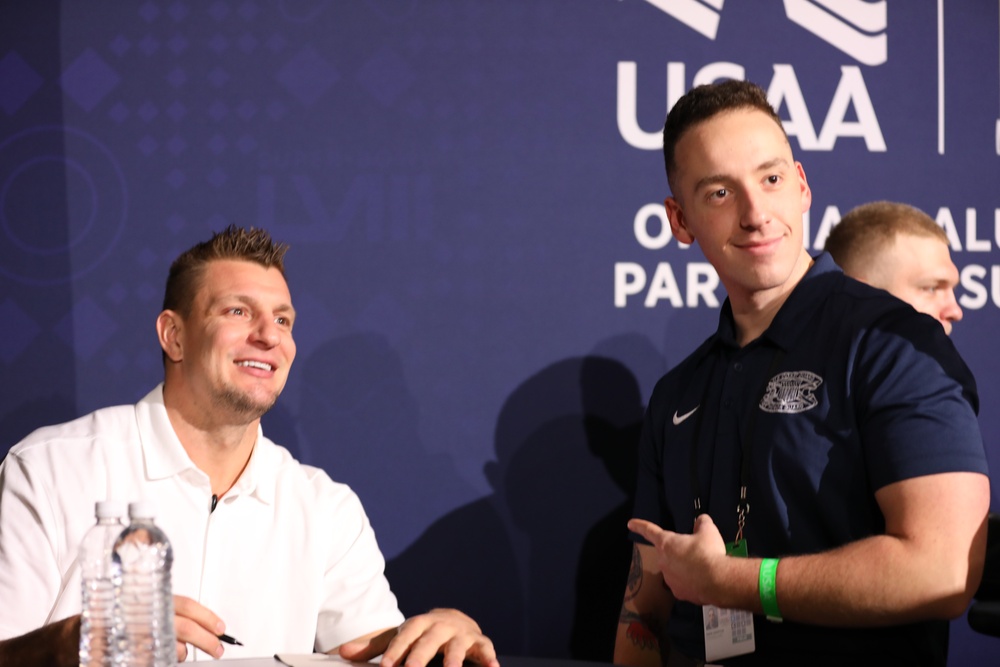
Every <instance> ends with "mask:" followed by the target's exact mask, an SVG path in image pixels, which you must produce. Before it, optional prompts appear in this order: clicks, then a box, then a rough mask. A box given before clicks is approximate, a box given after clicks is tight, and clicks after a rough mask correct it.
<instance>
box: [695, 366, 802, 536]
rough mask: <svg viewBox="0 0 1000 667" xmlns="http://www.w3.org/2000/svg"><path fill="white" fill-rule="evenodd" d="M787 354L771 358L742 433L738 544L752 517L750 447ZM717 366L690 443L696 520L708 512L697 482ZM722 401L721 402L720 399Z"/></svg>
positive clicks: (737, 519)
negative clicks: (773, 380)
mask: <svg viewBox="0 0 1000 667" xmlns="http://www.w3.org/2000/svg"><path fill="white" fill-rule="evenodd" d="M784 356H785V353H784V350H782V349H781V348H778V349H777V350H775V351H774V354H773V355H772V356H771V363H770V364H769V365H768V368H767V373H766V374H765V375H764V382H763V385H762V386H761V389H760V392H759V394H758V395H759V396H760V398H759V399H758V401H757V405H755V406H754V409H753V410H751V411H750V418H749V419H748V420H747V423H746V428H745V429H744V431H743V441H742V442H741V443H740V450H741V451H740V458H741V461H740V500H739V503H738V504H737V506H736V526H737V530H736V540H735V542H736V543H737V544H739V542H740V541H741V540H742V539H743V527H744V525H745V524H746V519H747V515H749V514H750V503H749V501H748V500H747V487H748V486H749V485H750V448H751V447H750V446H751V445H752V444H753V437H754V431H755V430H756V427H757V413H758V412H760V401H761V400H763V398H764V396H765V395H766V394H767V387H768V385H769V384H770V382H771V378H772V377H773V376H774V372H775V371H776V370H777V369H778V365H779V364H780V363H781V360H782V359H783V358H784ZM716 363H718V361H717V360H716V361H715V362H714V363H713V364H712V373H711V375H709V379H708V382H707V383H706V384H705V392H704V394H703V395H702V399H701V405H700V407H701V408H702V410H701V413H700V414H699V415H698V418H697V419H696V422H697V423H696V424H695V432H694V438H693V439H692V440H691V460H690V464H691V465H690V471H691V492H692V494H693V495H694V511H695V517H697V516H698V515H700V514H704V513H705V510H704V509H702V502H701V483H700V482H699V480H698V443H699V442H700V441H701V434H702V425H703V422H704V419H703V418H704V416H705V410H704V408H705V405H706V403H707V402H708V392H709V388H710V387H711V385H712V381H713V379H714V377H713V376H714V375H715V364H716ZM720 400H721V399H720ZM712 447H713V449H714V447H715V443H714V440H713V444H712Z"/></svg>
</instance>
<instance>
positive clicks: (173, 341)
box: [156, 310, 184, 362]
mask: <svg viewBox="0 0 1000 667" xmlns="http://www.w3.org/2000/svg"><path fill="white" fill-rule="evenodd" d="M183 331H184V320H183V319H181V316H180V315H179V314H178V313H176V312H174V311H172V310H164V311H163V312H162V313H160V315H159V317H157V318H156V337H157V339H158V340H159V341H160V347H162V348H163V353H164V354H165V355H167V359H170V360H171V361H175V362H176V361H181V360H182V359H183V358H184V346H183V345H182V341H181V338H182V336H181V334H182V333H183Z"/></svg>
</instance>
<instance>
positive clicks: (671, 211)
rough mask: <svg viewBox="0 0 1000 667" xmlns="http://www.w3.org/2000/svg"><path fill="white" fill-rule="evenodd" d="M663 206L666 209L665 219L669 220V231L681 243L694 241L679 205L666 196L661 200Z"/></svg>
mask: <svg viewBox="0 0 1000 667" xmlns="http://www.w3.org/2000/svg"><path fill="white" fill-rule="evenodd" d="M663 207H664V208H665V209H667V219H668V220H670V233H671V234H673V235H674V238H675V239H677V240H678V241H679V242H681V243H687V244H688V245H691V244H692V243H694V236H693V235H692V234H691V232H690V230H688V227H687V220H686V219H685V217H684V211H683V210H682V209H681V205H680V204H679V203H678V202H677V200H676V199H674V198H673V197H667V199H666V200H665V201H664V202H663Z"/></svg>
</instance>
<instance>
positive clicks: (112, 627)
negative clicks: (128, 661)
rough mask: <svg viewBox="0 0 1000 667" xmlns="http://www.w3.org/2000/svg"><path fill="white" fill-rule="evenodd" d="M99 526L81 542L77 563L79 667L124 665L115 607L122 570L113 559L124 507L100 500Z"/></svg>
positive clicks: (90, 531) (91, 530)
mask: <svg viewBox="0 0 1000 667" xmlns="http://www.w3.org/2000/svg"><path fill="white" fill-rule="evenodd" d="M94 514H95V515H96V516H97V523H96V524H95V525H94V526H93V527H91V529H90V530H88V531H87V534H86V535H84V536H83V540H82V541H81V542H80V552H79V557H78V561H79V563H80V581H81V584H82V585H81V588H82V605H81V613H80V667H112V666H114V665H121V664H122V660H121V653H120V651H119V647H120V645H119V640H120V632H121V628H120V625H119V624H118V623H117V620H118V614H117V613H116V610H115V604H116V600H117V595H118V589H119V587H120V586H121V571H120V570H119V569H118V568H117V567H115V566H114V564H113V563H112V560H111V551H112V549H114V546H115V540H117V539H118V536H119V535H121V532H122V529H124V528H125V524H124V523H122V518H123V517H124V515H125V504H124V503H119V502H115V501H112V500H105V501H101V502H99V503H97V504H96V506H95V507H94Z"/></svg>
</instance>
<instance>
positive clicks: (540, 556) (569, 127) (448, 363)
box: [0, 0, 1000, 665]
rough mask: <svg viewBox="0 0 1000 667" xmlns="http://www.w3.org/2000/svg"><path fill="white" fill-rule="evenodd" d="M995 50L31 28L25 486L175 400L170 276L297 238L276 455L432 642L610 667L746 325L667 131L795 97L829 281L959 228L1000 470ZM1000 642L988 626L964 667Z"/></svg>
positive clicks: (781, 18) (633, 8)
mask: <svg viewBox="0 0 1000 667" xmlns="http://www.w3.org/2000/svg"><path fill="white" fill-rule="evenodd" d="M890 10H891V11H890ZM998 26H1000V6H998V3H997V2H989V1H986V0H949V2H947V3H944V2H942V1H941V0H938V1H937V2H934V1H932V0H913V1H911V2H897V3H893V4H892V6H891V7H890V6H889V3H888V2H887V0H853V1H851V2H830V1H829V0H784V1H779V0H760V1H759V2H752V3H747V2H733V1H730V2H724V0H493V1H487V0H204V1H201V0H100V1H98V0H75V1H69V0H67V1H65V2H57V1H56V0H33V1H32V2H5V3H2V4H0V341H2V344H0V370H2V373H3V379H4V381H3V382H2V383H0V451H6V449H7V448H8V447H9V446H10V445H12V444H14V443H15V442H16V441H17V440H18V439H20V438H21V437H23V436H24V435H26V434H27V433H28V432H30V431H31V430H32V429H34V428H36V427H38V426H40V425H43V424H48V423H54V422H58V421H63V420H66V419H69V418H72V417H74V416H77V415H80V414H83V413H85V412H88V411H91V410H93V409H96V408H99V407H103V406H106V405H112V404H120V403H130V402H134V401H136V400H137V399H139V398H140V397H141V396H143V395H144V394H145V393H146V392H147V391H148V390H149V389H150V388H151V387H152V386H153V385H154V384H155V383H156V382H158V381H159V380H160V379H161V377H162V367H161V360H160V350H159V348H158V345H157V343H156V338H155V331H154V327H153V323H154V319H155V317H156V315H157V313H158V311H159V307H160V303H161V300H162V290H163V284H164V281H165V278H166V273H167V268H168V266H169V263H170V261H171V260H172V259H173V258H174V257H175V256H176V255H177V254H178V253H179V252H180V251H182V250H183V249H185V248H187V247H189V246H191V245H193V244H194V243H195V242H198V241H200V240H204V239H206V238H208V237H209V236H210V234H211V233H212V232H213V231H216V230H219V229H221V228H222V227H224V226H225V225H227V224H229V223H238V224H243V225H255V226H263V227H266V228H267V229H269V230H270V231H271V232H272V234H273V235H274V236H275V237H276V238H277V239H279V240H282V241H286V242H288V243H289V244H290V245H291V246H292V248H291V251H290V253H289V255H288V258H287V261H288V275H289V282H290V286H291V289H292V294H293V297H294V301H295V306H296V309H297V311H298V313H299V318H298V324H297V325H296V340H297V343H298V360H297V362H296V364H295V369H293V371H292V374H291V378H290V380H289V383H288V386H287V389H286V391H285V393H284V395H283V396H282V398H281V400H280V401H279V404H278V406H277V407H276V408H275V409H274V410H273V411H272V412H271V413H270V414H268V415H267V416H266V417H265V418H264V428H265V430H266V431H267V433H268V434H269V435H270V436H271V437H272V438H273V439H275V440H276V441H278V442H280V443H282V444H284V445H285V446H287V447H288V448H289V449H290V450H292V452H293V453H294V454H295V455H297V456H298V457H299V458H300V459H302V460H303V461H305V462H307V463H310V464H314V465H318V466H321V467H323V468H325V469H326V470H327V471H328V472H329V474H330V475H331V476H332V477H333V478H334V479H335V480H338V481H343V482H346V483H349V484H350V485H351V486H352V487H353V488H354V489H355V490H356V491H357V492H358V493H359V495H360V496H361V498H362V500H363V501H364V503H365V506H366V508H367V510H368V512H369V514H370V516H371V518H372V521H373V524H374V526H375V529H376V532H377V534H378V535H379V539H380V544H381V546H382V548H383V550H384V551H385V554H386V557H387V558H388V559H389V565H388V570H389V576H390V580H391V582H392V584H393V587H394V588H395V589H396V590H397V592H398V594H399V597H400V601H401V604H402V606H403V609H404V611H405V612H407V613H413V612H417V611H423V610H424V609H426V608H427V607H430V606H432V605H449V606H460V607H463V608H464V609H465V610H467V611H469V612H470V613H471V614H473V615H474V616H476V617H477V618H478V619H479V620H480V621H481V622H482V625H483V627H484V628H485V629H486V630H487V631H488V632H489V633H490V634H492V635H493V636H494V638H495V639H496V643H497V646H498V649H499V651H500V652H501V653H504V654H508V655H516V654H533V655H537V656H573V657H577V658H586V659H593V660H607V659H610V656H611V647H612V644H613V639H614V633H615V628H616V624H617V616H618V611H619V608H620V605H621V599H622V593H623V590H624V578H625V574H626V571H627V568H628V558H629V549H630V546H629V543H628V542H627V539H626V528H625V520H626V519H627V518H628V515H629V502H630V494H631V487H632V480H633V478H634V474H635V470H634V456H635V451H634V450H635V443H636V439H637V434H638V424H639V422H640V420H641V417H642V411H643V406H644V403H645V401H646V400H647V399H648V397H649V395H650V393H651V391H652V387H653V384H654V383H655V381H656V380H657V379H658V378H659V377H660V376H661V375H662V374H663V373H664V372H666V371H667V370H668V369H670V368H671V367H672V366H673V365H675V364H676V363H677V362H679V361H680V360H681V359H683V358H684V357H685V356H686V355H687V354H688V353H689V352H690V351H692V350H693V349H694V348H695V347H696V346H697V344H698V343H700V342H701V340H703V339H704V338H705V337H706V336H708V335H709V334H710V333H711V332H712V331H714V328H715V324H716V321H717V318H718V310H719V306H720V304H721V302H722V301H723V300H724V298H725V294H724V290H723V289H722V287H721V286H720V284H719V280H718V276H717V275H716V274H715V272H714V270H713V269H712V268H711V267H710V266H709V264H708V263H707V262H706V261H705V259H704V257H703V256H702V255H701V253H700V251H699V250H698V249H697V248H696V247H693V248H692V247H685V246H683V245H680V244H678V243H677V241H676V240H674V239H673V238H671V235H670V230H669V226H668V225H667V224H666V223H665V214H664V209H663V199H664V198H665V196H667V194H668V189H667V185H666V179H665V177H664V174H663V166H662V157H661V155H660V152H659V148H660V136H659V130H660V128H661V127H662V123H663V118H664V115H665V113H666V111H667V109H668V108H669V106H670V105H671V104H672V103H673V102H674V101H675V100H676V99H677V98H678V97H679V96H680V95H682V94H683V93H684V92H685V91H686V90H688V89H689V88H690V87H692V86H694V85H697V84H699V83H704V82H710V81H714V80H717V79H721V78H741V79H749V80H753V81H756V82H758V83H760V84H761V85H762V86H764V87H765V88H766V90H767V91H768V95H769V97H770V99H771V101H772V102H773V104H774V105H775V106H776V107H777V108H778V109H779V112H780V115H781V116H782V118H783V119H784V120H785V126H786V130H787V132H788V134H789V137H790V140H791V144H792V149H793V152H794V153H795V156H796V158H797V159H799V160H801V161H802V163H803V165H804V168H805V171H806V174H807V176H808V179H809V182H810V185H811V186H812V189H813V198H814V201H813V206H812V210H811V211H810V212H809V213H808V214H807V216H806V217H805V219H804V222H805V226H806V234H805V242H806V244H807V246H808V248H809V249H810V251H812V252H818V251H819V250H820V249H821V248H822V246H823V243H824V241H825V239H826V236H827V234H828V233H829V231H830V229H831V227H832V226H833V225H834V224H835V223H836V222H837V221H838V220H839V218H840V216H841V214H842V213H844V212H846V211H847V210H848V209H850V208H851V207H853V206H855V205H857V204H860V203H863V202H866V201H870V200H874V199H890V200H897V201H903V202H907V203H910V204H913V205H915V206H917V207H919V208H921V209H923V210H925V211H927V212H928V213H929V214H930V215H931V216H932V217H934V218H935V219H936V220H937V221H938V222H939V223H940V224H941V225H942V226H943V227H944V228H945V230H946V231H947V233H948V237H949V239H950V242H951V247H952V255H953V257H954V259H955V262H956V264H957V265H958V267H959V269H960V271H961V285H960V286H959V289H958V296H959V300H960V304H961V306H962V307H963V309H964V311H965V318H964V320H963V321H962V322H960V323H958V324H957V326H956V327H955V332H954V334H953V339H954V341H955V343H956V345H957V346H958V348H959V350H960V351H961V353H962V354H963V356H964V357H965V359H966V361H967V362H968V363H969V365H970V367H971V368H972V369H973V370H974V371H975V373H976V376H977V379H978V381H979V384H980V390H981V398H982V405H983V410H982V412H983V414H982V415H981V417H980V422H981V425H982V430H983V434H984V438H985V441H986V443H987V448H988V454H989V456H990V460H991V463H992V464H993V468H994V469H1000V412H998V411H997V410H996V409H995V406H996V405H998V402H1000V396H998V393H1000V379H998V378H1000V374H998V366H1000V355H997V354H996V352H995V351H994V350H993V343H994V342H995V336H996V333H995V332H996V331H997V330H998V326H1000V250H998V246H1000V194H998V193H1000V188H998V185H1000V27H998ZM997 490H998V487H997V485H996V483H994V484H993V491H994V494H996V492H997ZM996 506H997V505H996V501H994V507H996ZM994 641H995V640H991V639H988V638H985V637H981V636H977V635H975V634H973V633H972V632H971V631H970V630H969V629H968V626H967V623H966V621H965V619H964V618H961V619H958V620H957V621H955V622H954V623H953V634H952V642H951V657H952V664H957V665H971V664H987V662H988V661H989V660H991V659H992V658H991V657H988V656H995V652H996V644H995V643H992V642H994Z"/></svg>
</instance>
